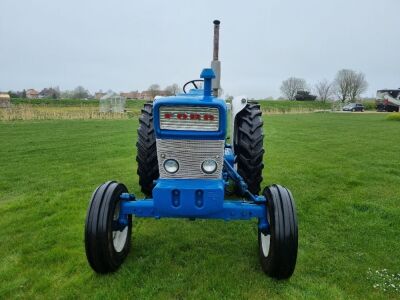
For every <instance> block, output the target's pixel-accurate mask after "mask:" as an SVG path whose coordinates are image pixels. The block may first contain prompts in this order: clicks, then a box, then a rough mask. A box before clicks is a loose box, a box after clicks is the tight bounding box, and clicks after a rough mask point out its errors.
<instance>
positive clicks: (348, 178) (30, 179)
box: [0, 114, 400, 299]
mask: <svg viewBox="0 0 400 300" xmlns="http://www.w3.org/2000/svg"><path fill="white" fill-rule="evenodd" d="M264 120H265V125H264V128H265V130H264V131H265V147H266V156H265V170H264V185H267V184H270V183H273V182H276V183H281V184H283V185H286V186H287V187H289V188H290V189H291V190H292V192H293V194H294V196H295V198H296V204H297V210H298V219H299V255H298V263H297V267H296V270H295V273H294V275H293V277H292V278H291V279H290V280H288V281H281V282H278V281H275V280H272V279H270V278H268V277H266V276H265V275H264V274H263V273H262V271H261V269H260V266H259V263H258V258H257V231H256V222H255V221H253V222H245V221H243V222H231V223H227V222H223V221H210V220H209V221H203V220H196V221H194V222H193V221H188V220H177V219H169V220H167V219H163V220H152V219H141V220H140V219H136V220H135V221H134V229H133V230H134V232H133V247H132V252H131V253H130V255H129V256H128V258H127V260H126V262H125V263H124V264H123V266H122V268H121V269H120V270H119V271H118V272H117V273H115V274H112V275H107V276H99V275H96V274H94V273H93V272H92V270H91V269H90V268H89V266H88V264H87V262H86V258H85V253H84V246H83V228H84V219H85V214H86V208H87V204H88V199H89V198H90V196H91V193H92V191H93V189H94V188H95V187H96V186H97V185H99V184H100V183H102V182H104V181H106V180H109V179H116V180H119V181H122V182H124V183H126V184H127V186H128V188H129V190H130V191H132V192H134V193H137V194H138V195H139V189H138V180H137V176H136V174H135V173H136V163H135V141H136V132H135V131H136V127H137V120H134V119H129V120H106V121H102V120H91V121H57V120H54V121H36V122H25V121H20V122H4V123H0V140H1V147H0V166H1V172H0V216H1V217H0V298H17V297H22V298H32V297H34V298H43V297H44V298H54V297H56V298H88V297H96V298H115V299H117V298H118V299H126V298H132V299H143V298H157V299H164V298H169V299H171V298H174V299H176V298H178V299H187V298H194V299H242V298H252V299H265V298H268V299H275V298H281V299H288V298H292V299H298V298H307V299H309V298H314V299H340V298H342V299H349V298H350V299H351V298H352V299H364V298H381V299H387V298H396V297H397V298H398V297H400V294H399V293H398V292H396V291H384V290H381V289H379V288H374V287H373V286H374V284H376V280H378V279H376V278H375V279H374V278H373V277H372V278H371V276H370V273H371V272H372V273H373V272H375V271H377V270H383V269H387V270H388V272H389V273H390V274H394V273H400V257H399V255H398V247H399V245H400V235H399V232H400V205H399V199H400V188H399V186H400V180H399V178H400V169H399V165H400V156H399V151H400V148H399V145H400V135H399V134H385V133H391V132H395V133H396V132H399V130H400V127H399V126H400V123H398V122H387V121H386V120H385V116H384V115H381V114H298V115H273V116H266V117H265V118H264ZM382 278H383V277H382Z"/></svg>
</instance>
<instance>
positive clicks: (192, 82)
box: [183, 79, 204, 94]
mask: <svg viewBox="0 0 400 300" xmlns="http://www.w3.org/2000/svg"><path fill="white" fill-rule="evenodd" d="M196 82H201V83H203V82H204V80H203V79H195V80H190V81H188V82H186V83H185V84H184V85H183V92H184V93H185V94H187V92H186V87H187V86H188V85H189V84H192V85H193V87H194V88H195V89H196V90H197V89H199V87H198V85H197V84H196Z"/></svg>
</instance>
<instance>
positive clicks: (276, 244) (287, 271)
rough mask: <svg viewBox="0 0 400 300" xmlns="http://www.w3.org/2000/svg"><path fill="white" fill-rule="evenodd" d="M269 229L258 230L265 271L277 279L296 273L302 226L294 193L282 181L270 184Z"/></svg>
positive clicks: (267, 193)
mask: <svg viewBox="0 0 400 300" xmlns="http://www.w3.org/2000/svg"><path fill="white" fill-rule="evenodd" d="M263 194H264V196H265V198H266V199H267V204H266V205H267V220H268V223H269V229H268V230H266V231H265V232H263V231H261V230H260V229H259V230H258V250H259V257H260V263H261V267H262V269H263V271H264V272H265V273H266V274H267V275H268V276H271V277H273V278H276V279H287V278H289V277H290V276H292V274H293V272H294V269H295V266H296V259H297V247H298V229H297V217H296V209H295V205H294V199H293V196H292V193H291V192H290V191H289V190H288V189H287V188H285V187H283V186H280V185H276V184H274V185H271V186H269V187H266V188H265V189H264V192H263Z"/></svg>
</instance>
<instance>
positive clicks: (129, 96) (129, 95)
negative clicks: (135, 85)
mask: <svg viewBox="0 0 400 300" xmlns="http://www.w3.org/2000/svg"><path fill="white" fill-rule="evenodd" d="M119 95H120V96H122V97H125V98H126V99H139V96H140V93H139V92H138V91H136V92H128V93H124V92H121V93H119Z"/></svg>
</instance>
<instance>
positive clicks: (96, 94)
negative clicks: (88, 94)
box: [94, 92, 107, 100]
mask: <svg viewBox="0 0 400 300" xmlns="http://www.w3.org/2000/svg"><path fill="white" fill-rule="evenodd" d="M105 95H107V93H103V92H97V93H94V97H95V98H96V99H97V100H100V99H101V97H103V96H105Z"/></svg>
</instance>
